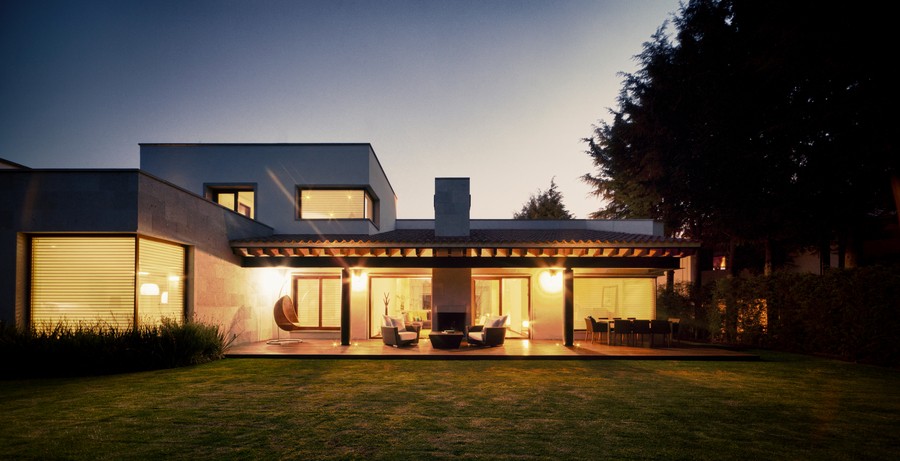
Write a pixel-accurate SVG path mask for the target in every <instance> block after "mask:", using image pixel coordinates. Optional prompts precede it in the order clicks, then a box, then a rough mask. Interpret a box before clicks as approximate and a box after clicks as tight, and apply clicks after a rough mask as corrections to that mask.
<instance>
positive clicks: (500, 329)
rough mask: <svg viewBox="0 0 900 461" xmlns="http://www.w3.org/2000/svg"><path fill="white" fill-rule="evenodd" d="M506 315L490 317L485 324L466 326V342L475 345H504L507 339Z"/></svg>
mask: <svg viewBox="0 0 900 461" xmlns="http://www.w3.org/2000/svg"><path fill="white" fill-rule="evenodd" d="M506 318H507V316H506V315H503V316H500V317H495V318H493V319H488V320H486V321H485V322H484V325H473V326H471V327H466V342H467V343H469V345H475V346H488V347H494V346H502V345H503V342H504V341H506Z"/></svg>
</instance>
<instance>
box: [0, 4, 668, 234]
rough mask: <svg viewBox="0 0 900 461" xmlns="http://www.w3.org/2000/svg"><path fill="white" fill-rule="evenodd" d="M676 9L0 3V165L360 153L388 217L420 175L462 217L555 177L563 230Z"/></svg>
mask: <svg viewBox="0 0 900 461" xmlns="http://www.w3.org/2000/svg"><path fill="white" fill-rule="evenodd" d="M677 9H678V0H641V1H626V0H616V1H612V0H609V1H601V0H595V1H563V0H552V1H551V0H547V1H538V2H533V1H474V2H469V1H424V0H420V1H408V2H404V1H370V2H353V1H323V2H318V1H300V0H296V1H252V2H251V1H243V2H242V1H172V2H168V1H127V0H112V1H104V2H98V1H61V2H47V1H40V0H37V1H36V0H26V1H18V0H14V1H10V0H4V1H2V2H0V56H2V70H0V158H5V159H7V160H11V161H13V162H17V163H21V164H23V165H25V166H29V167H32V168H137V167H138V166H139V155H138V154H139V148H138V144H139V143H153V142H161V143H200V142H206V143H232V142H233V143H282V142H285V143H311V142H338V143H342V142H367V143H371V144H372V147H373V148H374V149H375V153H376V155H377V156H378V158H379V160H380V161H381V164H382V166H383V167H384V169H385V171H386V172H387V175H388V178H389V179H390V181H391V184H392V185H393V187H394V191H395V192H396V193H397V196H398V200H399V202H398V207H399V208H398V217H400V218H432V217H433V216H434V210H433V193H434V178H435V177H469V178H471V188H472V190H471V192H472V212H471V216H472V218H495V219H496V218H511V217H512V215H513V213H514V212H516V211H518V210H519V209H520V208H521V207H522V205H523V204H524V203H525V202H526V201H527V200H528V198H529V196H530V195H531V194H534V193H536V192H538V189H541V190H546V189H547V188H548V187H549V185H550V180H551V178H554V177H555V178H556V183H557V184H558V186H559V190H560V192H562V194H563V196H564V203H565V205H566V206H567V208H568V209H569V211H571V212H572V213H573V214H575V215H576V217H578V218H586V217H587V214H588V213H589V212H591V211H594V210H596V209H597V208H599V207H600V201H599V199H597V198H593V197H588V194H589V192H590V188H589V187H588V186H587V185H585V184H584V183H582V182H581V181H580V180H579V177H580V176H582V175H584V174H585V173H588V172H592V171H593V168H592V165H591V159H590V157H589V156H588V155H587V154H586V153H585V150H586V148H587V146H586V145H585V144H584V143H583V142H582V141H581V139H582V138H584V137H588V136H590V135H591V133H592V125H594V124H596V123H597V122H598V120H601V119H603V120H609V112H608V109H610V108H614V107H615V106H616V101H615V98H616V96H617V94H618V92H619V90H620V89H621V87H622V78H621V76H619V75H617V74H618V73H619V72H632V71H634V70H635V69H636V67H635V65H636V63H635V61H634V59H633V57H634V55H636V54H638V53H639V52H640V51H641V49H642V45H643V43H644V42H646V41H648V40H649V39H650V37H651V35H652V34H653V32H654V31H655V30H656V29H657V28H658V27H659V26H660V25H661V24H662V23H663V21H665V20H666V19H669V18H670V17H671V14H672V13H675V12H676V11H677Z"/></svg>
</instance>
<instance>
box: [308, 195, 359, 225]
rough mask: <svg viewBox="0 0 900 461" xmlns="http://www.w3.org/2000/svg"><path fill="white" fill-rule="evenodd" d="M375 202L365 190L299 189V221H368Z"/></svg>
mask: <svg viewBox="0 0 900 461" xmlns="http://www.w3.org/2000/svg"><path fill="white" fill-rule="evenodd" d="M375 208H376V207H375V200H373V199H372V196H371V195H370V194H369V193H368V192H367V191H366V190H365V189H300V219H368V220H369V221H372V222H373V223H376V224H377V219H376V216H375Z"/></svg>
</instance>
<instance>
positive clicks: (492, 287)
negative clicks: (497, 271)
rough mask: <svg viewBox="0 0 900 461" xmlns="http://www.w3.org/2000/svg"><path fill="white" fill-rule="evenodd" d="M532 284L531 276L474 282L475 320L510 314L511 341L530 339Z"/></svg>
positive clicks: (479, 321)
mask: <svg viewBox="0 0 900 461" xmlns="http://www.w3.org/2000/svg"><path fill="white" fill-rule="evenodd" d="M529 286H530V283H529V279H528V278H527V277H496V278H493V277H492V278H482V277H479V278H476V279H474V280H473V281H472V319H473V321H474V322H475V323H476V324H480V323H481V322H482V321H483V318H484V317H485V316H494V317H496V316H499V315H508V316H509V317H507V320H506V326H507V330H506V337H507V338H528V337H529V331H530V320H531V318H530V316H529V310H528V306H529V304H530V301H529V297H530V288H529Z"/></svg>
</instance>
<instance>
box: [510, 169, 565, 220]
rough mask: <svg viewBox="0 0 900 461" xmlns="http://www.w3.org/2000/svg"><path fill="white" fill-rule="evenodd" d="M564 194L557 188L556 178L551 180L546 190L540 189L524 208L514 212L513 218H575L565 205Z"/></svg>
mask: <svg viewBox="0 0 900 461" xmlns="http://www.w3.org/2000/svg"><path fill="white" fill-rule="evenodd" d="M562 200H563V197H562V194H561V193H560V192H559V191H558V190H557V189H556V181H555V178H554V179H551V180H550V188H549V189H547V190H546V191H541V190H540V189H538V193H537V194H531V197H530V198H529V199H528V201H527V202H525V204H524V205H522V210H521V211H519V212H518V213H515V214H513V219H574V216H572V213H569V211H568V210H566V206H565V205H563V201H562Z"/></svg>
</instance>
